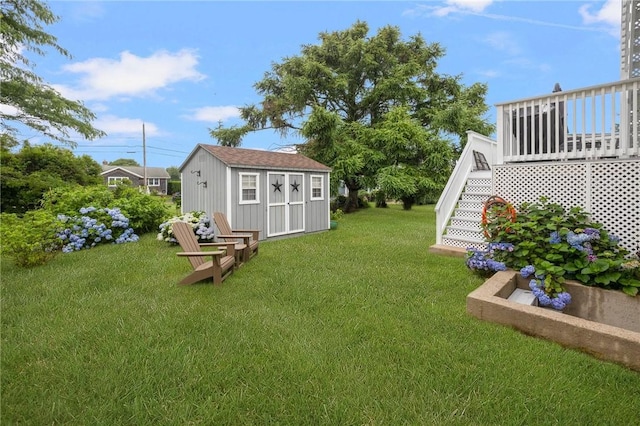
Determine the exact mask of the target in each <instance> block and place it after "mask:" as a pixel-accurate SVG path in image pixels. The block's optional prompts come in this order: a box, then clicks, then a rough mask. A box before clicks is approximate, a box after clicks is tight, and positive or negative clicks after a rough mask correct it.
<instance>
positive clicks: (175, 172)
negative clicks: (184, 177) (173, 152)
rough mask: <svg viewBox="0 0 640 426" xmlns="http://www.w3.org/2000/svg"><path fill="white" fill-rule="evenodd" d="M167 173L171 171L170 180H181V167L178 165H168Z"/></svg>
mask: <svg viewBox="0 0 640 426" xmlns="http://www.w3.org/2000/svg"><path fill="white" fill-rule="evenodd" d="M167 173H169V176H170V178H169V180H180V169H178V168H177V167H176V166H171V167H167Z"/></svg>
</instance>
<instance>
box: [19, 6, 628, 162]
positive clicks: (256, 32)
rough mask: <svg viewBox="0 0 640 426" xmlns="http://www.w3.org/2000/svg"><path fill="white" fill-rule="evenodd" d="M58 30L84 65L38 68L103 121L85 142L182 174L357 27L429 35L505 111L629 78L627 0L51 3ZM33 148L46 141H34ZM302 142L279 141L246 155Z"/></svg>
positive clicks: (258, 136)
mask: <svg viewBox="0 0 640 426" xmlns="http://www.w3.org/2000/svg"><path fill="white" fill-rule="evenodd" d="M49 5H50V7H51V8H52V10H53V11H54V13H56V14H57V15H59V16H60V21H59V22H58V23H56V24H54V25H52V26H49V27H47V28H46V30H47V31H48V32H49V33H51V34H53V35H55V36H56V37H57V38H58V42H59V44H60V45H62V46H63V47H65V48H66V49H67V50H69V51H70V53H71V54H72V55H73V58H72V59H67V58H64V57H61V56H60V55H58V54H55V53H51V54H48V55H47V56H46V57H35V58H34V59H35V62H36V64H37V66H36V68H35V71H36V73H37V74H38V75H40V76H41V77H43V78H44V79H45V81H47V82H48V83H49V84H51V85H53V86H54V87H56V88H57V89H58V90H59V91H60V92H61V93H63V94H64V95H65V96H67V97H69V98H72V99H80V100H82V101H83V102H84V103H85V105H86V106H87V107H89V108H90V109H91V110H92V111H94V112H95V114H96V115H97V120H96V121H95V122H94V125H95V126H96V127H98V128H100V129H102V130H104V131H106V132H107V133H108V136H107V137H105V138H102V139H100V140H95V141H86V140H82V139H81V138H78V139H77V142H78V147H77V149H75V151H74V152H76V153H77V154H88V155H91V156H92V157H93V158H94V159H95V160H96V161H98V162H102V161H103V160H106V161H113V160H115V159H118V158H133V159H135V160H136V161H138V162H139V163H140V164H142V161H143V153H142V123H143V122H144V123H145V131H146V147H147V150H146V151H147V166H154V167H169V166H179V165H180V164H181V163H182V162H183V161H184V160H185V158H186V156H187V155H188V154H189V153H190V152H191V151H192V150H193V148H194V147H195V146H196V144H198V143H210V144H215V143H216V142H215V140H214V139H212V138H211V137H210V136H209V131H208V129H209V128H213V127H215V126H216V124H217V123H218V121H222V122H223V124H224V125H231V124H234V123H239V120H238V110H237V107H239V106H243V105H246V104H250V103H256V102H258V101H259V100H260V98H259V97H258V95H257V94H256V92H255V90H254V89H253V84H254V83H255V82H257V81H258V80H260V79H261V78H262V76H263V74H264V73H265V72H266V71H268V70H269V69H270V65H271V63H272V62H279V61H280V60H281V59H282V58H284V57H287V56H293V55H297V54H298V53H299V52H300V46H301V45H303V44H310V43H317V42H318V34H319V33H320V32H323V31H338V30H344V29H346V28H348V27H350V26H351V25H352V24H353V23H354V22H356V21H357V20H361V21H365V22H367V23H368V24H369V27H370V31H371V35H373V34H374V33H375V31H376V30H377V29H378V28H380V27H382V26H385V25H394V26H398V27H399V28H400V30H401V32H402V35H403V37H405V38H407V37H409V36H410V35H413V34H417V33H420V34H422V36H423V37H424V38H425V39H426V41H427V42H438V43H440V44H441V45H442V46H443V47H445V49H446V56H445V57H444V58H443V59H441V60H440V62H439V67H438V72H440V73H445V74H453V75H457V74H462V76H463V77H462V80H463V82H464V83H465V84H472V83H474V82H483V83H487V84H488V87H489V92H488V96H487V103H488V104H489V105H490V106H491V111H490V119H491V120H492V121H493V117H494V115H495V110H494V108H493V105H494V104H495V103H498V102H504V101H509V100H515V99H520V98H524V97H528V96H536V95H540V94H544V93H548V92H550V91H551V90H552V89H553V86H554V84H555V83H556V82H557V83H560V85H561V86H562V88H563V89H565V90H568V89H573V88H579V87H585V86H591V85H596V84H601V83H607V82H613V81H616V80H618V79H619V78H620V53H619V52H620V46H619V44H620V35H619V33H620V0H602V1H589V0H572V1H519V0H502V1H500V0H475V1H473V0H471V1H470V0H448V1H426V2H419V1H395V2H381V1H352V2H346V1H325V2H309V1H285V2H273V1H253V2H249V1H234V2H219V1H195V2H184V1H137V2H136V1H122V2H115V1H114V2H112V1H103V2H98V1H87V2H83V1H52V2H49ZM21 136H22V137H21V139H26V138H29V140H30V141H32V143H38V142H43V140H42V139H41V138H40V137H39V136H37V135H35V134H34V133H33V132H31V133H29V131H25V132H24V133H23V134H22V135H21ZM295 142H298V140H296V139H293V138H289V139H281V138H280V137H279V136H278V135H276V134H274V133H271V132H269V131H261V132H257V133H255V134H252V135H249V136H247V137H246V138H245V140H244V142H243V145H242V146H243V147H245V148H256V149H268V150H273V149H278V148H279V147H281V146H283V145H287V144H290V143H295Z"/></svg>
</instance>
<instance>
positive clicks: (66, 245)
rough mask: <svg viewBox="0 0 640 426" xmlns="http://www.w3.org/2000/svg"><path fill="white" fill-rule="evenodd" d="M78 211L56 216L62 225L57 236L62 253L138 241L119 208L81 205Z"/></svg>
mask: <svg viewBox="0 0 640 426" xmlns="http://www.w3.org/2000/svg"><path fill="white" fill-rule="evenodd" d="M79 212H80V214H81V215H82V216H67V215H63V214H60V215H58V220H59V221H60V223H61V224H62V229H61V230H60V231H59V232H58V238H59V239H60V241H61V242H62V251H63V252H64V253H70V252H72V251H77V250H82V249H83V248H91V247H95V246H96V245H97V244H101V243H102V244H104V243H114V244H122V243H128V242H135V241H138V236H137V235H136V234H135V233H134V231H133V228H131V227H130V226H129V219H128V218H127V217H126V216H125V215H123V214H122V212H121V211H120V209H119V208H113V209H110V208H103V209H97V208H95V207H93V206H90V207H82V208H81V209H80V211H79Z"/></svg>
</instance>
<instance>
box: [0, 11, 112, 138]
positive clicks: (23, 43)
mask: <svg viewBox="0 0 640 426" xmlns="http://www.w3.org/2000/svg"><path fill="white" fill-rule="evenodd" d="M58 19H59V18H58V17H57V16H56V15H54V14H53V13H52V12H51V10H50V9H49V7H48V5H47V4H46V3H44V2H41V1H38V0H2V1H1V2H0V39H1V40H2V42H1V43H0V85H1V86H2V90H0V104H2V105H5V107H4V108H3V109H0V119H1V120H0V122H1V124H0V129H2V131H3V132H4V133H5V134H7V135H9V137H8V138H5V139H3V143H4V144H8V145H10V146H15V145H17V139H18V137H17V135H18V128H17V127H15V126H16V124H18V123H20V124H22V125H24V126H27V127H29V128H31V129H33V130H36V131H37V132H38V133H41V134H43V135H44V136H47V137H48V138H51V139H53V140H57V141H60V142H63V143H66V144H69V145H70V146H75V142H73V141H72V140H71V137H72V136H73V133H74V132H75V133H77V134H80V135H81V136H83V137H85V138H86V139H90V140H91V139H95V138H98V137H101V136H104V132H102V131H100V130H98V129H95V128H94V127H93V126H92V125H91V121H92V120H93V119H94V118H95V116H94V114H93V113H92V112H91V111H90V110H89V109H87V108H86V107H85V106H84V105H83V104H82V103H81V102H79V101H72V100H69V99H66V98H64V97H63V96H62V95H61V94H60V93H59V92H57V91H56V90H55V89H54V88H53V87H51V86H49V85H48V84H47V83H45V82H44V81H43V80H42V78H41V77H39V76H38V75H37V74H36V73H35V72H34V67H35V65H34V63H32V61H31V60H30V59H29V58H28V57H27V52H31V53H33V54H36V55H40V56H44V55H45V54H46V53H47V52H46V49H47V48H50V49H53V50H55V51H57V52H58V53H59V54H61V55H63V56H66V57H69V58H70V57H71V56H70V54H69V52H67V50H65V49H64V48H62V47H61V46H60V45H58V42H57V39H56V37H54V36H53V35H51V34H48V33H47V32H46V31H45V30H44V28H43V26H44V25H50V24H53V23H54V22H56V21H58ZM23 52H24V53H23ZM6 106H8V107H11V108H6Z"/></svg>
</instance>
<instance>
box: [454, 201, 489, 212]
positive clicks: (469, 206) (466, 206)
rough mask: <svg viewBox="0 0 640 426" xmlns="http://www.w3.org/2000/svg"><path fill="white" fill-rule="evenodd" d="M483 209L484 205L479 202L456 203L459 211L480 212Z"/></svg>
mask: <svg viewBox="0 0 640 426" xmlns="http://www.w3.org/2000/svg"><path fill="white" fill-rule="evenodd" d="M483 207H484V203H481V202H479V201H462V200H461V201H458V208H460V209H461V210H476V211H478V212H482V208H483Z"/></svg>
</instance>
